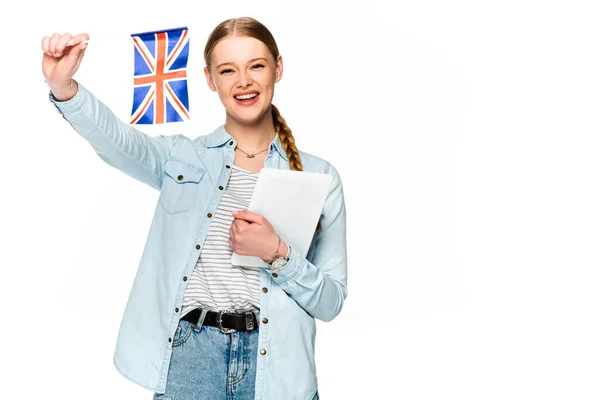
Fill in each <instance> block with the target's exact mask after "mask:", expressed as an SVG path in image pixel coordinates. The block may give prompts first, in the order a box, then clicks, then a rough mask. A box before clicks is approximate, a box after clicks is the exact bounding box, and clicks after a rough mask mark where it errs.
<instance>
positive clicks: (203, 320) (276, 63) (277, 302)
mask: <svg viewBox="0 0 600 400" xmlns="http://www.w3.org/2000/svg"><path fill="white" fill-rule="evenodd" d="M87 39H88V36H87V35H86V34H80V35H76V36H71V35H70V34H64V35H59V34H54V35H53V36H52V37H44V38H43V40H42V48H43V50H44V53H45V54H44V57H43V73H44V76H45V78H46V81H47V83H48V85H49V87H50V91H51V95H50V100H51V102H52V103H53V104H54V105H55V106H56V108H57V109H58V111H59V112H60V113H61V114H62V115H63V116H64V118H65V119H66V120H67V121H68V122H69V123H70V124H71V125H72V126H73V128H74V129H75V130H76V131H77V132H78V133H79V134H80V135H81V136H82V137H83V138H84V139H86V140H87V141H88V142H89V143H90V144H91V145H92V147H93V148H94V150H95V151H96V152H97V154H98V155H99V156H100V158H101V159H102V160H104V161H105V162H106V163H108V164H109V165H111V166H113V167H115V168H118V169H119V170H121V171H123V172H124V173H126V174H128V175H129V176H131V177H133V178H135V179H137V180H140V181H141V182H144V183H146V184H148V185H150V186H152V187H154V188H156V189H158V190H160V195H159V200H158V205H157V207H156V210H155V214H154V219H153V221H152V224H151V228H150V232H149V234H148V239H147V242H146V245H145V247H144V251H143V254H142V258H141V261H140V265H139V267H138V272H137V275H136V277H135V281H134V284H133V287H132V290H131V294H130V296H129V299H128V302H127V306H126V308H125V311H124V315H123V319H122V322H121V326H120V329H119V336H118V340H117V346H116V350H115V356H114V364H115V367H116V368H117V369H118V370H119V372H120V373H121V374H123V375H124V376H125V377H127V378H128V379H130V380H131V381H133V382H135V383H137V384H139V385H141V386H143V387H145V388H147V389H149V390H152V391H154V392H155V394H154V398H155V399H177V400H180V399H221V398H236V399H268V400H280V399H286V400H290V399H302V400H306V399H318V391H317V377H316V369H315V362H314V339H315V321H314V318H318V319H320V320H322V321H330V320H332V319H333V318H334V317H335V316H337V315H338V314H339V312H340V311H341V309H342V306H343V303H344V300H345V298H346V295H347V289H346V232H345V229H346V222H345V218H346V211H345V205H344V196H343V190H342V184H341V181H340V177H339V175H338V173H337V171H336V170H335V168H334V167H333V166H332V165H331V164H330V163H328V162H327V161H325V160H323V159H320V158H318V157H315V156H313V155H311V154H308V153H305V152H301V151H299V150H298V149H297V148H296V145H295V142H294V138H293V136H292V132H291V130H290V128H289V127H288V126H287V124H286V122H285V120H284V119H283V118H282V117H281V115H280V113H279V111H278V110H277V108H276V107H275V106H274V105H273V104H271V101H272V98H273V93H274V87H275V83H277V82H278V81H279V80H280V79H281V76H282V73H283V61H282V58H281V56H280V55H279V50H278V49H277V45H276V43H275V40H274V38H273V36H272V35H271V33H270V32H269V30H268V29H267V28H266V27H265V26H264V25H262V24H261V23H260V22H258V21H256V20H254V19H252V18H238V19H230V20H227V21H224V22H222V23H221V24H219V25H218V26H217V27H216V28H215V29H214V31H213V32H212V33H211V35H210V36H209V38H208V41H207V44H206V47H205V52H204V55H205V62H206V67H205V69H204V72H205V75H206V80H207V83H208V86H209V87H210V89H211V90H212V91H215V92H217V93H218V95H219V98H220V100H221V102H222V103H223V106H224V107H225V111H226V114H225V124H224V125H222V126H220V127H218V128H217V129H216V130H215V131H214V132H212V133H211V134H209V135H205V136H200V137H197V138H196V139H193V140H192V139H189V138H187V137H186V136H184V135H167V136H165V135H160V136H157V137H150V136H148V135H146V134H144V133H142V132H140V131H138V130H137V129H136V128H134V127H132V126H130V125H128V124H125V123H123V122H121V121H120V120H119V119H118V118H117V117H116V116H115V115H114V114H113V113H112V112H111V111H110V110H109V109H108V108H107V107H106V106H105V105H104V104H103V103H101V102H100V101H99V100H97V99H96V98H95V97H94V96H93V95H92V94H91V93H90V92H89V91H88V90H86V89H85V87H83V86H82V85H81V84H80V83H78V82H76V81H75V80H73V79H72V77H73V75H74V74H75V72H76V71H77V69H78V68H79V65H80V62H81V60H82V58H83V55H84V53H85V48H86V46H87ZM263 167H266V168H279V169H292V170H305V171H310V172H319V173H327V174H330V175H331V176H332V185H331V188H330V191H329V193H328V196H327V200H326V202H325V205H324V209H323V212H322V215H321V219H320V221H319V224H318V226H317V231H316V233H315V236H314V238H313V241H312V243H311V246H310V249H309V251H308V254H307V256H306V257H302V256H301V255H300V254H299V253H298V252H297V251H296V250H295V249H294V248H292V247H290V246H288V245H287V244H286V243H285V242H284V241H283V240H281V239H280V238H279V236H278V235H277V233H276V232H275V231H274V229H273V227H272V226H271V224H270V223H269V221H267V220H266V219H265V218H264V217H262V216H260V215H258V214H255V213H252V212H250V211H248V210H245V208H247V205H248V202H249V200H250V197H251V193H252V190H253V188H254V184H255V182H256V179H257V176H258V172H259V171H260V169H261V168H263ZM232 251H235V252H236V253H238V254H242V255H251V256H257V257H260V258H262V259H263V260H264V261H265V262H266V263H267V265H268V267H267V268H260V269H249V268H243V267H240V266H234V265H232V264H231V260H230V259H231V254H232ZM232 310H233V311H232Z"/></svg>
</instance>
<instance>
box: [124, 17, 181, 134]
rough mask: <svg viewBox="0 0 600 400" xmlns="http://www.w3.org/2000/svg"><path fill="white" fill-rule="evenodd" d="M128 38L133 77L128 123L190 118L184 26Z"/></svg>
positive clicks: (174, 120) (155, 122) (161, 121)
mask: <svg viewBox="0 0 600 400" xmlns="http://www.w3.org/2000/svg"><path fill="white" fill-rule="evenodd" d="M131 36H132V38H133V46H134V49H133V55H134V74H133V76H134V78H133V107H132V110H131V122H130V123H131V124H162V123H165V122H178V121H184V120H188V119H190V116H189V112H190V106H189V100H188V90H187V75H186V68H187V59H188V54H189V44H190V40H189V37H188V29H187V27H183V28H175V29H169V30H164V31H155V32H144V33H136V34H132V35H131Z"/></svg>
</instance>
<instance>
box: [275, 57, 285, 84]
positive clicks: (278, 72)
mask: <svg viewBox="0 0 600 400" xmlns="http://www.w3.org/2000/svg"><path fill="white" fill-rule="evenodd" d="M275 62H276V64H275V82H279V81H280V80H281V77H282V76H283V58H281V55H279V56H277V60H276V61H275Z"/></svg>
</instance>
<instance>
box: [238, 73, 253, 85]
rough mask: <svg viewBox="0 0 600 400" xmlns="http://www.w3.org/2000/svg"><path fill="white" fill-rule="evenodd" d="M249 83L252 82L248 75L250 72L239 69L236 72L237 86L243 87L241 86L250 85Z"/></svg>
mask: <svg viewBox="0 0 600 400" xmlns="http://www.w3.org/2000/svg"><path fill="white" fill-rule="evenodd" d="M251 84H252V78H251V77H250V74H249V73H248V72H247V71H245V70H241V71H240V73H239V74H238V82H237V86H238V87H240V88H243V87H247V86H250V85H251Z"/></svg>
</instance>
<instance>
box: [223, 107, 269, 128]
mask: <svg viewBox="0 0 600 400" xmlns="http://www.w3.org/2000/svg"><path fill="white" fill-rule="evenodd" d="M266 114H267V111H266V110H264V111H263V112H260V113H259V112H258V111H255V112H250V110H245V111H243V112H236V113H233V114H232V117H233V118H234V119H236V120H237V121H239V122H240V123H242V124H244V125H253V124H257V123H259V122H260V121H261V120H262V119H263V118H265V117H266ZM269 117H271V116H270V115H269Z"/></svg>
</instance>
